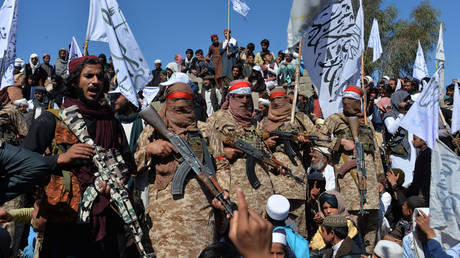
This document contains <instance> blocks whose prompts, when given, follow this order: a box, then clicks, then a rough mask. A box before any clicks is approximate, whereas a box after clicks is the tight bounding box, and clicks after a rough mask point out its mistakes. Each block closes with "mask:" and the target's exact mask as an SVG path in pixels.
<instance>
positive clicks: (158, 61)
mask: <svg viewBox="0 0 460 258" xmlns="http://www.w3.org/2000/svg"><path fill="white" fill-rule="evenodd" d="M153 63H154V64H161V60H160V59H156V60H155V62H153Z"/></svg>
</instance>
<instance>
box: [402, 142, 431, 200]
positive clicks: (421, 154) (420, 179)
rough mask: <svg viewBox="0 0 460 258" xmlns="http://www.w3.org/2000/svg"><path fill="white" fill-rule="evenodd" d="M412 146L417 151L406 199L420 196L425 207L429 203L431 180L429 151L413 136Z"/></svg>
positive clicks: (424, 143)
mask: <svg viewBox="0 0 460 258" xmlns="http://www.w3.org/2000/svg"><path fill="white" fill-rule="evenodd" d="M412 144H413V145H414V148H416V149H418V154H417V159H416V160H415V167H414V179H413V180H412V183H411V184H410V186H409V187H408V188H407V197H410V196H422V197H423V199H424V200H425V205H426V206H427V207H429V203H430V180H431V149H430V148H428V146H427V145H426V142H425V141H424V140H422V139H421V138H420V137H418V136H416V135H414V137H413V140H412Z"/></svg>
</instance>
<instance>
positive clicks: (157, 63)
mask: <svg viewBox="0 0 460 258" xmlns="http://www.w3.org/2000/svg"><path fill="white" fill-rule="evenodd" d="M154 64H155V70H152V75H153V77H152V80H151V81H150V82H149V83H148V84H147V86H159V85H160V82H161V76H160V74H161V71H163V69H162V68H161V60H160V59H156V60H155V62H154Z"/></svg>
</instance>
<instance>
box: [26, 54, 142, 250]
mask: <svg viewBox="0 0 460 258" xmlns="http://www.w3.org/2000/svg"><path fill="white" fill-rule="evenodd" d="M69 72H70V75H69V81H68V87H69V92H68V94H67V96H66V98H65V100H64V103H63V105H62V106H63V107H64V108H68V107H71V106H75V105H76V106H77V107H78V110H79V111H78V112H79V113H80V114H81V115H82V117H83V120H84V124H86V127H87V128H88V134H89V137H90V138H91V139H93V140H94V142H95V144H97V145H98V146H101V147H102V148H104V149H110V150H113V151H116V152H118V153H120V154H121V157H122V158H123V160H124V161H125V163H126V166H128V168H129V171H134V170H135V165H134V160H133V158H132V154H131V152H130V150H129V145H128V143H127V141H126V137H125V136H124V133H123V129H122V127H121V125H120V123H119V122H118V121H117V120H116V119H115V117H114V114H113V112H112V109H111V108H110V106H108V105H100V104H99V103H100V100H101V99H102V98H103V96H104V91H105V90H106V86H107V85H108V83H107V81H106V77H105V76H104V68H103V66H102V64H101V63H100V62H99V60H98V59H97V57H96V56H84V57H80V58H76V59H73V60H72V61H71V62H70V64H69ZM57 116H58V115H56V114H54V113H51V112H43V114H42V115H41V116H40V117H39V118H37V119H36V120H35V121H34V123H33V124H32V127H31V129H30V131H29V134H28V135H27V137H26V138H25V140H24V143H23V146H24V147H26V148H28V149H30V150H32V151H35V152H38V153H40V154H45V152H46V150H47V149H49V150H53V152H52V153H51V154H49V155H46V156H45V159H46V161H47V163H48V165H49V166H50V167H51V171H52V173H53V174H54V175H56V176H58V175H64V174H63V173H64V172H65V171H69V170H70V172H69V173H66V174H69V175H70V176H71V178H73V177H76V179H78V186H79V191H80V193H84V192H85V191H86V190H87V188H88V187H89V186H91V187H93V186H94V184H95V180H96V177H95V175H94V174H95V173H96V172H97V171H98V169H97V168H96V167H95V165H94V163H93V162H92V161H91V159H92V158H93V156H94V155H95V149H94V146H92V145H88V144H85V143H80V142H79V141H78V140H77V138H76V136H75V135H74V134H73V133H72V132H71V131H70V129H69V128H68V127H67V126H66V125H65V124H64V123H63V122H62V121H61V120H60V118H58V117H57ZM59 117H60V115H59ZM58 178H59V177H58ZM71 182H72V181H71ZM70 185H71V187H72V189H75V188H74V187H73V185H74V183H70ZM75 187H76V186H75ZM97 187H103V186H101V185H100V184H98V186H97ZM77 189H78V188H77ZM106 190H108V189H106ZM103 192H104V191H103ZM96 194H97V198H96V199H95V200H94V202H93V203H92V204H91V205H92V207H93V209H91V210H90V211H89V220H90V222H91V223H76V221H74V220H72V221H71V222H60V221H53V219H56V218H59V217H60V216H62V214H61V215H59V214H54V216H51V215H50V216H49V217H47V219H48V221H47V224H46V230H45V232H44V238H43V239H44V241H43V246H42V252H41V253H42V254H43V255H46V256H51V257H62V256H77V257H126V241H127V240H126V239H125V237H124V236H125V234H126V232H125V229H124V225H123V224H124V223H123V220H122V219H121V218H120V217H119V216H118V215H117V213H116V212H115V211H114V209H113V208H112V206H111V205H110V203H111V197H110V195H108V194H104V193H99V192H96ZM82 202H84V200H82ZM42 203H43V205H46V203H48V200H47V199H45V200H43V201H42ZM82 205H87V204H83V203H82ZM45 207H46V206H45ZM90 207H91V206H90ZM44 215H46V214H44Z"/></svg>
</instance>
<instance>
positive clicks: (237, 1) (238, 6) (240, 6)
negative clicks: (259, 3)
mask: <svg viewBox="0 0 460 258" xmlns="http://www.w3.org/2000/svg"><path fill="white" fill-rule="evenodd" d="M232 5H233V10H235V12H237V13H239V14H241V15H243V16H244V17H246V15H248V12H249V10H251V9H250V8H249V6H248V5H247V4H246V2H244V0H232Z"/></svg>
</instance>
